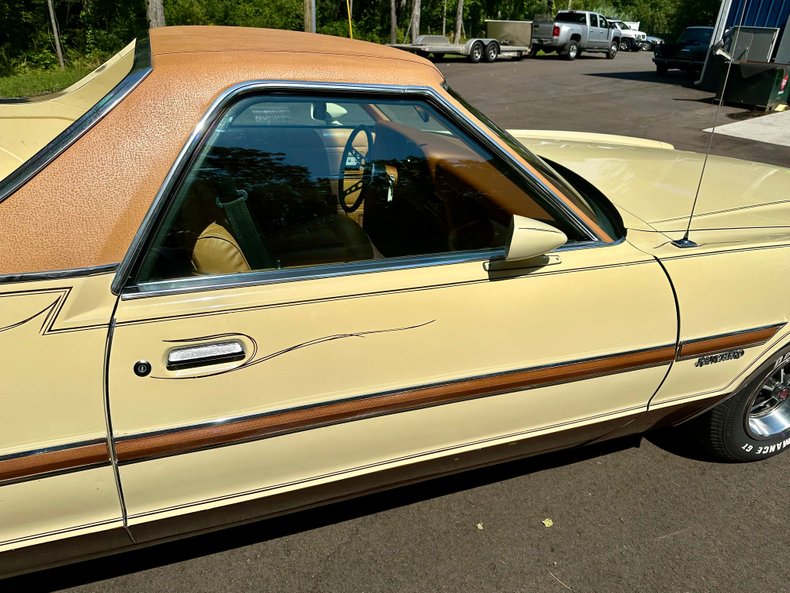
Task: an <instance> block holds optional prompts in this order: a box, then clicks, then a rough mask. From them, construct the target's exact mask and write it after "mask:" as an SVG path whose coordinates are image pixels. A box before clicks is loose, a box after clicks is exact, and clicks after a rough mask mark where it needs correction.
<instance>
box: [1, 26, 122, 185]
mask: <svg viewBox="0 0 790 593" xmlns="http://www.w3.org/2000/svg"><path fill="white" fill-rule="evenodd" d="M135 43H136V42H134V41H133V42H132V43H130V44H129V45H127V46H126V47H125V48H123V49H122V50H121V51H120V52H119V53H117V54H116V55H115V56H113V57H112V58H110V60H108V61H107V62H105V63H104V64H102V65H101V66H99V67H98V68H97V69H96V70H94V71H93V72H91V73H90V74H88V75H87V76H86V77H85V78H83V79H82V80H79V81H77V82H75V83H74V84H73V85H71V86H70V87H68V88H67V89H65V90H63V91H61V92H59V93H55V94H52V95H44V96H41V97H26V98H17V99H2V100H0V179H4V178H5V177H7V176H8V175H10V174H11V173H12V172H13V171H15V170H16V169H18V168H19V167H20V166H21V165H22V164H23V163H25V162H26V161H27V160H29V159H30V158H31V157H32V156H33V155H35V154H36V153H37V152H39V151H40V150H41V149H42V148H44V147H45V146H46V145H47V144H49V143H50V142H51V141H52V140H54V139H55V138H56V137H57V136H58V135H59V134H60V133H61V132H63V131H64V130H65V129H66V128H68V127H69V126H70V125H72V124H73V123H74V122H75V121H77V120H78V119H80V118H81V117H82V116H83V115H85V114H86V113H87V112H88V111H89V110H90V109H91V108H92V107H93V106H94V105H96V104H97V103H98V102H99V101H101V100H102V98H103V97H105V96H106V95H107V94H108V93H109V92H110V91H111V90H112V89H113V88H115V87H116V86H117V85H118V83H120V82H121V81H122V80H123V79H124V78H125V77H126V76H127V75H128V74H129V72H130V71H131V69H132V66H133V64H134V53H135V52H134V49H135Z"/></svg>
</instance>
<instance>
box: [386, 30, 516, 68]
mask: <svg viewBox="0 0 790 593" xmlns="http://www.w3.org/2000/svg"><path fill="white" fill-rule="evenodd" d="M390 47H394V48H397V49H402V50H405V51H410V52H412V53H415V54H417V55H418V56H421V57H423V58H427V57H433V58H435V59H437V60H441V59H442V58H443V57H444V56H445V55H457V56H466V57H467V58H468V59H469V61H470V62H472V63H473V64H477V63H478V62H480V61H481V60H483V61H486V62H495V61H496V59H497V58H498V57H499V56H509V57H513V58H521V57H523V56H525V55H527V54H529V51H530V46H529V45H507V44H506V43H503V42H501V41H500V40H499V39H494V38H492V37H491V38H478V37H473V38H471V39H468V40H467V41H466V42H465V43H450V41H449V40H448V39H447V38H446V37H444V36H443V35H420V36H419V37H417V39H416V40H415V42H414V43H391V44H390Z"/></svg>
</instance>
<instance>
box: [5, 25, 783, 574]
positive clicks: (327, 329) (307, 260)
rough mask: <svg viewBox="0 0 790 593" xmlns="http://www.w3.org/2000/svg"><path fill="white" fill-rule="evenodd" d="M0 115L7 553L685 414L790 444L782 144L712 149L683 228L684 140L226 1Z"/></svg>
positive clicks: (328, 494) (739, 456)
mask: <svg viewBox="0 0 790 593" xmlns="http://www.w3.org/2000/svg"><path fill="white" fill-rule="evenodd" d="M0 120H2V125H1V126H0V155H1V156H0V159H2V160H0V176H2V181H0V352H2V356H3V363H2V367H0V381H1V383H0V384H2V397H1V398H0V406H2V407H0V410H1V411H2V414H1V415H0V417H2V419H3V427H2V431H0V572H1V573H2V574H4V575H10V574H15V573H18V572H22V571H25V570H29V569H31V568H34V567H40V566H44V565H53V564H57V563H61V562H67V561H70V560H74V559H78V558H86V557H90V556H95V555H99V554H104V553H108V552H111V551H119V550H124V549H128V548H132V547H134V546H139V545H145V544H149V543H151V542H155V541H157V540H160V539H165V538H170V537H173V536H174V535H184V534H188V533H194V532H197V531H201V530H206V529H213V528H216V527H219V526H222V525H227V524H233V523H238V522H242V521H249V520H252V519H254V518H257V517H262V516H270V515H274V514H278V513H283V512H286V511H293V510H297V509H301V508H305V507H308V506H311V505H316V504H319V503H324V502H329V501H334V500H338V499H341V498H344V497H348V496H352V495H355V494H360V493H365V492H370V491H372V490H375V489H380V488H384V487H388V486H392V485H397V484H403V483H406V482H412V481H415V480H420V479H425V478H430V477H432V476H438V475H443V474H446V473H449V472H455V471H459V470H461V469H463V468H467V467H474V466H480V465H482V464H487V463H492V462H495V461H498V460H503V459H510V458H514V457H520V456H525V455H529V454H534V453H538V452H542V451H548V450H551V449H557V448H561V447H568V446H573V445H577V444H582V443H589V442H592V441H596V440H600V439H604V438H611V437H615V436H619V435H624V434H628V433H636V432H641V431H645V430H648V429H650V428H652V427H655V426H659V425H674V424H679V423H681V422H683V421H686V420H690V419H692V422H693V426H694V427H695V429H696V430H697V431H698V433H699V435H700V437H701V439H702V440H703V441H704V442H706V443H707V444H708V445H709V447H710V448H711V449H712V450H713V451H714V452H715V453H716V454H718V455H719V456H720V457H722V458H724V459H726V460H733V461H749V460H756V459H763V458H766V457H769V456H771V455H775V454H777V453H779V452H781V451H783V450H784V449H785V448H788V447H790V397H788V395H789V394H790V327H788V325H787V321H788V314H790V300H788V298H787V295H788V294H790V257H789V256H790V245H789V243H790V208H788V207H787V202H788V198H790V170H788V169H783V168H777V167H769V166H765V165H761V164H756V163H747V162H742V161H736V160H732V159H726V158H717V157H711V158H710V160H709V161H708V165H707V172H706V176H705V180H704V183H703V185H702V188H701V192H700V196H699V203H698V206H697V211H696V214H695V216H694V217H693V220H692V221H691V231H690V233H689V235H688V237H687V239H688V240H686V241H683V240H682V239H684V237H685V234H686V228H687V226H688V224H689V215H690V212H691V205H692V201H693V199H694V195H695V191H696V189H697V184H698V182H699V174H700V168H701V163H702V158H703V157H702V156H701V155H696V154H691V153H686V152H681V151H676V150H674V149H673V147H672V146H669V145H667V144H662V143H658V142H652V141H647V140H640V139H634V138H622V137H614V136H596V135H585V134H572V133H549V132H537V133H535V132H532V133H531V132H525V131H516V132H514V133H513V134H512V135H510V134H508V133H506V132H504V131H502V130H500V129H499V128H497V127H496V126H495V125H494V124H493V123H491V122H490V121H488V120H487V119H486V118H485V117H484V116H482V115H481V114H479V113H477V112H476V111H475V110H474V109H473V108H472V107H470V106H468V105H467V104H465V103H464V102H463V100H462V99H461V98H460V97H458V96H457V95H456V94H454V93H453V92H452V91H451V90H450V89H448V88H447V86H446V85H445V82H444V80H443V77H442V75H441V74H440V72H439V71H438V70H437V69H436V68H435V67H434V66H433V65H431V64H430V63H429V62H427V61H425V60H422V59H420V58H418V57H415V56H411V55H409V54H406V53H404V52H400V51H398V50H395V49H391V48H386V47H381V46H377V45H372V44H367V43H363V42H358V41H348V40H342V39H337V38H331V37H323V36H316V35H307V34H301V33H292V32H286V31H267V30H254V29H225V28H210V27H206V28H200V27H195V28H177V27H176V28H164V29H157V30H154V31H152V32H151V34H150V40H148V39H147V40H144V41H143V40H138V41H137V42H136V43H135V44H132V45H130V46H129V47H128V48H126V49H125V50H123V51H122V52H121V53H120V54H119V55H118V56H116V57H115V58H113V60H111V61H110V62H108V63H107V64H106V65H104V66H102V67H101V68H100V69H99V70H97V71H96V72H94V73H93V74H92V75H90V76H89V77H88V78H86V79H85V80H83V81H81V82H80V83H77V84H76V85H74V86H73V87H71V88H69V89H67V90H66V91H64V92H63V93H61V94H59V95H57V96H54V97H46V98H43V99H39V100H31V101H14V102H3V103H2V104H0ZM525 146H528V147H530V149H531V150H532V152H530V150H528V149H527V148H525ZM535 155H539V156H535ZM634 188H639V190H638V191H635V190H634Z"/></svg>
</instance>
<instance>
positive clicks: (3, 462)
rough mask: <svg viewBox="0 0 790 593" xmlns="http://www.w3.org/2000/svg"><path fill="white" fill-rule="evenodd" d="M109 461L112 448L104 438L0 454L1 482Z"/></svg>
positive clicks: (107, 462) (82, 467)
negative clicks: (43, 448) (110, 448)
mask: <svg viewBox="0 0 790 593" xmlns="http://www.w3.org/2000/svg"><path fill="white" fill-rule="evenodd" d="M109 463H110V451H109V449H108V448H107V443H106V442H105V441H101V442H90V443H75V444H74V445H66V446H63V447H58V448H57V449H45V450H41V451H31V452H29V453H28V452H26V453H21V454H19V455H8V456H6V457H0V482H5V481H11V480H21V479H30V478H33V477H39V476H43V475H44V474H50V473H54V472H61V471H70V470H76V469H84V468H87V467H89V466H95V465H99V464H109Z"/></svg>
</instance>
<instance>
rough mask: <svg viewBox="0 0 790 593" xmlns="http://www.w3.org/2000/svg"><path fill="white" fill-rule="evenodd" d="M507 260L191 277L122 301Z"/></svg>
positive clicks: (447, 257) (491, 253)
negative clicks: (198, 291) (197, 291)
mask: <svg viewBox="0 0 790 593" xmlns="http://www.w3.org/2000/svg"><path fill="white" fill-rule="evenodd" d="M497 256H501V257H504V248H503V247H500V248H497V249H482V250H478V251H455V252H453V251H451V252H447V253H440V254H435V255H414V256H407V257H402V258H401V257H397V258H390V259H369V260H364V261H356V262H340V263H336V264H325V265H319V266H309V267H304V268H283V269H279V270H273V269H272V270H254V271H252V272H245V273H241V274H226V275H222V276H202V277H201V276H192V277H189V278H178V279H176V280H163V281H160V282H147V283H145V284H143V285H138V286H131V287H127V288H126V289H125V290H124V291H123V294H122V295H121V299H122V300H125V301H126V300H133V299H140V298H147V297H152V296H164V295H173V294H183V293H188V292H195V291H196V290H217V289H221V288H243V287H245V286H263V285H266V284H282V283H285V282H297V281H302V280H305V281H306V280H322V279H326V278H338V277H342V276H357V275H359V274H374V273H377V272H390V271H397V270H410V269H414V268H427V267H433V266H446V265H450V264H460V263H473V262H476V261H479V262H484V261H489V260H490V259H492V257H497Z"/></svg>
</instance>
